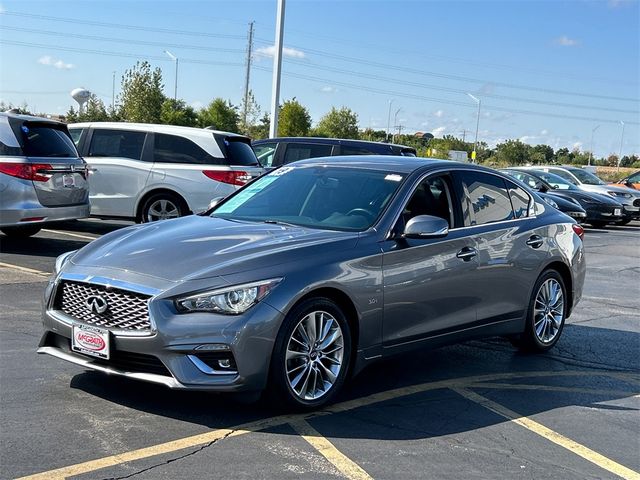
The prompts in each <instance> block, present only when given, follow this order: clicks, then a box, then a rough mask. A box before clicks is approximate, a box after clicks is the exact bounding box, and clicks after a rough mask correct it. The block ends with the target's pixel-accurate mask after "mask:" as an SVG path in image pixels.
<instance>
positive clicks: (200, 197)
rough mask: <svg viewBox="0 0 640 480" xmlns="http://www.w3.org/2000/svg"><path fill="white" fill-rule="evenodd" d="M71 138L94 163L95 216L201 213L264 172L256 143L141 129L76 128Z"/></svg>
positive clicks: (197, 131)
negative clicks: (211, 204)
mask: <svg viewBox="0 0 640 480" xmlns="http://www.w3.org/2000/svg"><path fill="white" fill-rule="evenodd" d="M69 132H70V134H71V136H72V137H73V139H74V142H75V143H76V145H77V146H78V150H79V151H80V153H81V154H82V156H83V157H84V158H85V159H86V161H87V163H88V164H89V184H90V198H91V215H92V216H97V217H102V218H129V219H134V220H136V221H137V222H151V221H154V220H165V219H168V218H176V217H181V216H183V215H187V214H189V213H198V212H201V211H204V210H206V209H207V207H208V205H209V202H210V201H211V199H212V198H214V197H217V196H226V195H228V194H229V193H231V192H233V191H235V190H236V189H237V188H238V187H240V186H242V185H244V184H245V183H246V182H248V181H250V180H251V179H253V178H255V177H257V176H259V175H261V174H262V173H263V168H262V167H260V165H259V164H258V160H257V159H256V156H255V154H254V153H253V150H252V149H251V141H250V139H249V138H247V137H243V136H241V135H236V134H234V133H227V132H218V131H214V130H208V129H201V128H191V127H177V126H173V125H153V124H135V123H77V124H71V125H69Z"/></svg>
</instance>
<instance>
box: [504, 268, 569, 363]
mask: <svg viewBox="0 0 640 480" xmlns="http://www.w3.org/2000/svg"><path fill="white" fill-rule="evenodd" d="M557 292H559V296H558V294H557ZM567 299H568V297H567V290H566V287H565V285H564V280H562V276H561V275H560V274H559V273H558V272H556V271H555V270H547V271H545V272H544V273H543V274H542V275H540V277H539V278H538V280H537V281H536V284H535V286H534V288H533V293H532V294H531V299H530V300H529V307H528V309H527V320H526V323H525V330H524V332H523V333H522V334H521V335H519V336H518V337H514V338H511V343H513V344H514V345H515V346H516V347H518V348H519V349H520V350H523V351H526V352H533V353H539V352H546V351H547V350H549V349H550V348H552V347H553V346H554V345H555V344H556V343H557V342H558V339H559V338H560V335H561V334H562V330H563V328H564V323H565V320H566V316H567V308H568V305H567Z"/></svg>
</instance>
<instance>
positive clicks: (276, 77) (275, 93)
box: [269, 0, 285, 138]
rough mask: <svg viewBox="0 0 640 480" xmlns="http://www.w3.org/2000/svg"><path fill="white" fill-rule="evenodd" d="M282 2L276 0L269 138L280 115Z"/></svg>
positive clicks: (273, 135) (272, 135)
mask: <svg viewBox="0 0 640 480" xmlns="http://www.w3.org/2000/svg"><path fill="white" fill-rule="evenodd" d="M284 2H285V0H278V13H277V15H276V43H275V45H274V46H275V52H274V55H273V80H272V82H271V124H270V125H269V138H274V137H276V136H277V135H278V114H279V113H280V112H279V110H280V77H281V73H282V41H283V37H284V7H285V5H284Z"/></svg>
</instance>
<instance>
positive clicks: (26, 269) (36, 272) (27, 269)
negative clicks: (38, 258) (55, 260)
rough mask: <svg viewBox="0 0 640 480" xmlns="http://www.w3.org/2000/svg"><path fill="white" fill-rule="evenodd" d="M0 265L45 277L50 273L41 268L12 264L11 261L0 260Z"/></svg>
mask: <svg viewBox="0 0 640 480" xmlns="http://www.w3.org/2000/svg"><path fill="white" fill-rule="evenodd" d="M0 267H5V268H12V269H13V270H19V271H21V272H25V273H33V274H34V275H45V276H47V277H48V276H49V275H51V274H50V273H48V272H43V271H42V270H34V269H33V268H27V267H21V266H20V265H13V264H11V263H4V262H0Z"/></svg>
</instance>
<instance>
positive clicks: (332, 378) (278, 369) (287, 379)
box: [267, 298, 351, 410]
mask: <svg viewBox="0 0 640 480" xmlns="http://www.w3.org/2000/svg"><path fill="white" fill-rule="evenodd" d="M312 325H315V327H312ZM310 327H312V328H310ZM313 328H315V330H316V332H317V331H318V330H319V331H320V334H319V335H318V334H317V333H316V334H315V335H314V333H313ZM305 336H306V338H305ZM311 337H315V338H311ZM318 337H320V340H319V339H318ZM322 338H324V340H322ZM318 343H320V345H318ZM323 344H324V345H325V346H324V348H323ZM309 347H310V348H309ZM350 360H351V332H350V329H349V324H348V322H347V319H346V317H345V315H344V313H343V312H342V310H341V309H340V308H339V307H338V306H337V305H336V304H335V303H334V302H333V301H331V300H329V299H328V298H310V299H308V300H305V301H303V302H302V303H300V304H299V305H297V306H295V307H294V308H293V309H292V310H291V311H290V312H289V313H288V314H287V316H286V317H285V319H284V321H283V323H282V326H281V327H280V332H279V333H278V336H277V338H276V342H275V346H274V350H273V355H272V357H271V368H270V375H269V378H270V385H269V386H268V388H269V391H268V392H267V393H268V394H269V396H270V397H271V399H272V401H273V402H274V404H275V405H282V404H283V403H284V404H286V405H287V406H289V407H291V408H293V409H295V410H312V409H315V408H318V407H321V406H323V405H326V404H328V403H329V402H331V400H332V399H333V398H334V397H335V395H336V394H337V393H338V392H339V391H340V389H341V388H342V385H343V384H344V382H345V379H346V377H347V373H348V371H349V363H350ZM275 402H277V403H275Z"/></svg>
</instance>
